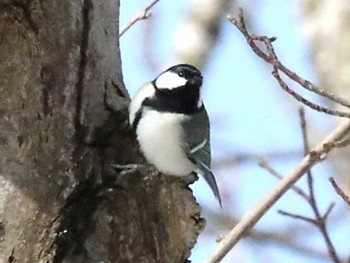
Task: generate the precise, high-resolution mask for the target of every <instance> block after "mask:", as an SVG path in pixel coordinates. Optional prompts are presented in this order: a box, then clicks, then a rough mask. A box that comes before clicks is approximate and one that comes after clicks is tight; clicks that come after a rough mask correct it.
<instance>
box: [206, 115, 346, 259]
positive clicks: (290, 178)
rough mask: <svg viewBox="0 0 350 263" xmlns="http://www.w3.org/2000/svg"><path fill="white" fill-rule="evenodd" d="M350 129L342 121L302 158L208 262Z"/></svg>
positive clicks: (223, 251) (218, 256)
mask: <svg viewBox="0 0 350 263" xmlns="http://www.w3.org/2000/svg"><path fill="white" fill-rule="evenodd" d="M349 131H350V121H344V122H342V123H341V124H340V125H339V126H338V127H337V128H336V129H334V130H333V131H332V132H331V133H330V134H329V135H328V136H327V137H326V138H325V139H324V140H323V141H322V142H321V143H320V144H319V145H317V146H316V147H315V148H314V150H312V151H311V152H310V153H309V154H308V155H307V156H305V157H304V158H303V160H301V162H300V163H299V164H298V165H297V166H296V167H295V168H294V170H292V171H291V172H290V173H289V174H288V175H287V176H285V177H284V178H283V179H282V180H281V181H280V182H279V183H278V184H277V185H276V187H275V188H274V189H273V190H272V191H270V192H269V193H268V194H267V195H266V196H265V197H264V198H263V199H262V200H261V201H260V202H259V203H258V204H256V206H255V207H253V208H252V209H251V210H249V211H248V212H247V213H246V214H245V215H244V217H243V218H242V220H241V221H240V222H239V223H238V224H237V225H236V226H235V227H234V228H233V229H232V230H231V231H230V232H229V233H228V234H227V236H226V237H225V238H224V239H223V240H222V241H221V242H220V243H219V244H218V247H217V249H216V250H215V251H214V253H213V254H212V255H211V256H210V257H209V259H208V260H207V261H206V262H207V263H213V262H219V261H220V260H221V259H223V258H224V256H225V255H226V254H227V253H228V252H229V251H230V250H231V249H232V248H233V247H234V246H235V245H236V244H237V242H238V241H239V240H240V239H241V238H242V237H244V236H245V235H246V233H248V232H249V231H250V230H251V229H252V228H253V226H254V225H255V224H256V223H257V222H258V221H259V220H260V219H261V218H262V216H263V215H264V214H265V213H266V212H267V211H268V210H269V209H270V208H271V206H272V205H274V204H275V203H276V202H277V200H278V199H279V198H280V197H281V196H282V195H283V194H284V193H285V192H286V191H287V190H288V189H290V188H291V187H292V185H293V184H294V183H295V182H296V181H297V180H298V179H299V178H301V177H302V176H303V175H304V174H305V173H306V172H307V171H309V170H310V169H311V167H313V166H314V165H316V164H317V163H318V162H320V161H322V160H324V158H323V156H324V155H325V154H327V153H328V152H329V151H331V150H332V149H334V147H333V148H329V147H324V145H325V144H326V145H327V144H329V143H330V142H337V141H339V140H341V139H342V138H343V137H344V136H345V135H346V134H347V133H349Z"/></svg>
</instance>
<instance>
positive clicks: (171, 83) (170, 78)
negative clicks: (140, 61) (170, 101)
mask: <svg viewBox="0 0 350 263" xmlns="http://www.w3.org/2000/svg"><path fill="white" fill-rule="evenodd" d="M186 82H187V80H186V79H185V78H183V77H180V76H179V75H178V74H176V73H173V72H164V73H163V74H161V75H160V76H159V77H158V78H157V80H156V86H157V88H158V89H175V88H177V87H181V86H184V85H185V84H186Z"/></svg>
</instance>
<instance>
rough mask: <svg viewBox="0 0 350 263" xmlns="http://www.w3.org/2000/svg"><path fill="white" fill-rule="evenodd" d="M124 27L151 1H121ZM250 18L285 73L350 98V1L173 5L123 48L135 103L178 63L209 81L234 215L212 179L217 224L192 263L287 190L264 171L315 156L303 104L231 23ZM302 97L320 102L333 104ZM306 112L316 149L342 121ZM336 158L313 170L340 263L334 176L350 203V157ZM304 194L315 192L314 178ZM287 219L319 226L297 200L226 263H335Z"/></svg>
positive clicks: (203, 188)
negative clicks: (307, 148)
mask: <svg viewBox="0 0 350 263" xmlns="http://www.w3.org/2000/svg"><path fill="white" fill-rule="evenodd" d="M121 2H122V3H121V14H120V25H121V27H123V26H124V25H125V24H127V22H128V21H129V20H130V19H131V18H132V17H134V16H135V14H137V13H138V12H139V11H140V10H141V9H143V8H144V7H145V6H146V5H147V4H148V3H149V0H137V1H136V0H128V1H121ZM238 7H242V8H243V10H244V13H245V17H246V21H247V25H248V26H249V30H250V31H251V32H252V33H255V34H257V35H267V36H276V37H277V41H276V42H274V47H275V50H276V52H277V55H278V56H279V58H280V60H281V61H282V63H284V64H285V65H286V66H287V67H288V68H289V69H291V70H292V71H294V72H297V73H298V74H299V75H300V76H302V77H304V78H306V79H308V80H310V81H312V82H313V83H314V84H317V85H319V86H321V87H322V88H324V89H329V90H330V91H332V92H334V93H335V94H338V95H339V96H341V97H343V98H347V99H350V88H349V84H350V5H349V3H348V0H336V1H328V0H303V1H302V0H299V1H298V0H295V1H289V0H260V1H256V0H240V1H237V0H230V1H229V0H183V1H166V0H161V1H160V2H159V3H157V4H156V5H155V6H154V7H153V8H152V10H151V12H152V13H153V15H152V17H151V18H149V19H147V20H145V21H140V22H138V23H137V24H135V25H134V26H133V27H132V28H130V29H129V30H128V31H127V32H126V33H125V34H124V35H123V36H122V37H121V40H120V44H121V55H122V62H123V72H124V81H125V83H126V86H127V89H128V91H129V93H130V95H131V96H132V95H134V94H135V92H136V90H137V89H138V88H139V87H140V86H141V85H142V84H143V83H144V82H146V81H149V80H152V79H154V78H155V77H156V76H157V75H158V73H159V72H161V71H162V70H164V69H166V68H167V67H168V66H171V65H173V64H175V63H183V62H185V63H190V64H194V65H196V66H197V67H199V68H200V69H201V70H202V72H203V75H204V88H203V99H204V102H205V104H206V107H207V110H208V112H209V115H210V119H211V126H212V129H211V141H212V155H213V171H214V173H215V175H216V178H217V181H218V185H219V188H220V190H221V194H222V196H223V208H222V209H220V207H219V205H218V203H217V201H216V200H215V198H214V197H213V195H212V193H211V191H210V189H209V187H208V186H207V185H206V183H205V182H204V181H203V180H202V179H200V180H199V181H198V182H196V183H195V184H193V185H192V189H193V192H194V195H195V196H196V198H197V201H198V202H199V203H200V205H201V206H202V215H203V217H205V218H206V219H207V225H206V227H205V230H204V232H203V233H202V234H201V235H200V237H199V239H198V242H197V244H196V245H195V247H194V249H193V251H192V256H191V258H190V259H191V260H192V262H194V263H197V262H203V261H204V260H205V259H207V258H208V256H209V255H210V254H211V253H212V252H213V250H214V249H215V248H216V246H217V241H216V240H217V238H219V237H220V236H223V235H225V234H226V233H227V232H228V231H229V230H230V229H232V227H233V226H234V225H235V224H236V222H237V221H238V220H239V219H240V218H241V217H242V216H243V215H244V213H245V212H246V211H248V210H249V209H250V208H251V207H252V206H254V205H255V204H256V203H257V202H258V201H259V200H260V199H261V198H262V197H263V196H264V195H265V194H266V193H267V192H268V191H270V190H271V189H272V187H273V186H275V185H276V183H277V180H278V179H276V178H275V177H273V176H272V175H271V174H269V173H268V172H266V171H265V170H263V169H262V168H260V167H259V165H258V160H259V159H260V158H263V159H264V160H266V161H267V162H268V163H269V164H270V165H271V166H272V167H273V168H275V169H276V170H277V171H278V172H279V173H281V174H282V175H285V174H287V173H288V172H289V171H291V170H292V169H293V167H294V166H295V165H296V164H297V163H298V162H299V161H300V160H301V158H302V157H303V141H302V136H301V128H300V124H299V123H300V120H299V115H298V108H299V107H300V104H298V103H297V102H296V101H295V100H294V99H293V98H291V97H290V96H289V95H288V94H286V93H285V92H283V91H282V89H281V88H280V87H279V86H278V84H277V83H276V81H275V80H274V78H273V77H272V75H271V70H272V69H271V67H270V66H269V65H267V64H266V63H265V62H264V61H262V60H261V59H259V58H258V57H257V56H256V55H254V54H253V52H252V51H251V49H250V48H249V46H248V45H247V43H246V41H245V39H244V38H243V36H242V35H241V33H240V32H239V31H238V30H237V29H236V28H235V27H234V26H233V25H232V24H230V23H229V22H228V21H227V20H226V16H227V15H228V14H231V15H233V16H235V17H237V14H238ZM288 83H289V84H290V86H291V87H292V88H293V89H294V90H295V91H297V92H298V93H300V94H302V95H303V96H305V97H307V98H308V99H309V100H311V101H313V102H316V103H318V104H321V105H325V106H327V107H335V106H334V105H332V104H331V103H329V102H328V101H325V100H324V99H322V98H320V97H319V96H316V95H314V94H311V93H309V92H305V91H304V90H303V89H302V88H301V87H298V86H297V85H296V84H295V83H292V82H288ZM305 110H306V119H307V125H308V131H309V134H310V136H309V140H310V144H311V146H314V145H315V144H316V143H317V142H319V141H320V140H321V139H322V138H323V137H324V136H325V135H326V134H327V133H328V132H329V131H331V130H332V129H333V128H334V127H335V126H336V125H337V123H338V122H340V118H336V117H332V116H328V115H325V114H323V113H319V112H315V111H312V110H310V109H308V108H306V109H305ZM347 148H348V149H347V150H346V149H343V150H342V149H340V150H336V151H335V153H332V154H331V155H330V156H329V157H328V160H327V161H326V162H323V163H321V164H319V165H317V166H316V167H315V168H314V169H313V178H314V183H315V194H316V201H317V204H318V207H319V209H320V211H321V212H322V213H324V212H325V211H326V209H327V208H328V206H329V204H330V203H331V202H334V203H335V207H334V209H333V211H332V213H331V215H330V217H329V219H328V225H327V226H328V232H329V234H330V238H331V241H332V242H333V244H334V246H335V249H336V252H337V254H338V256H339V257H340V258H341V259H343V260H349V255H350V223H349V221H350V218H349V215H350V214H349V206H347V205H346V204H345V203H344V202H343V201H342V200H341V199H340V197H339V196H338V195H336V194H335V191H334V189H333V188H332V186H331V184H330V183H329V181H328V178H329V177H331V176H333V177H335V179H336V181H337V182H338V183H339V185H340V186H341V187H342V188H343V189H344V190H345V191H346V192H347V193H349V188H350V187H349V186H350V183H349V179H350V174H349V173H350V153H349V147H347ZM298 186H299V187H300V188H302V189H304V190H305V191H306V192H307V184H306V178H302V179H301V180H300V181H299V182H298ZM279 209H281V210H284V211H288V212H293V213H296V214H300V215H304V216H308V217H312V218H313V213H312V210H311V209H310V206H309V205H308V203H307V202H306V201H305V200H304V199H302V198H301V197H300V196H299V195H297V194H296V193H295V192H293V191H291V190H290V191H289V192H287V194H286V195H284V196H283V197H282V198H281V200H280V201H279V202H278V203H277V204H276V205H275V206H274V207H273V208H272V209H271V210H270V211H269V212H268V213H267V214H266V215H265V216H264V218H263V219H262V220H261V221H260V222H259V223H258V224H257V226H256V227H255V228H254V229H253V231H252V233H251V235H250V236H249V237H247V238H245V239H243V240H241V242H240V243H239V244H238V245H237V246H236V247H235V248H234V249H233V250H232V251H231V252H230V253H229V254H228V255H227V256H226V257H225V259H224V260H223V261H222V262H242V263H250V262H332V261H331V260H330V258H329V256H328V253H327V249H326V244H325V241H324V239H323V237H322V235H321V234H320V232H319V230H318V229H317V228H316V227H315V226H313V225H311V224H308V223H305V222H303V221H300V220H296V219H292V218H290V217H286V216H282V215H280V214H278V213H277V210H279Z"/></svg>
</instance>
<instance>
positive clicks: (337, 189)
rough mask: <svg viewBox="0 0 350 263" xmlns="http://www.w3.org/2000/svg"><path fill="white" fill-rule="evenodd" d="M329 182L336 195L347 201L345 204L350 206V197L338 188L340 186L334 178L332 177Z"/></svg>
mask: <svg viewBox="0 0 350 263" xmlns="http://www.w3.org/2000/svg"><path fill="white" fill-rule="evenodd" d="M329 181H330V182H331V184H332V186H333V188H334V190H335V191H336V193H337V194H338V195H339V196H340V197H341V198H342V199H343V200H344V201H345V203H347V204H348V205H350V197H349V196H347V195H346V194H345V193H344V191H343V190H342V189H341V188H340V187H339V186H338V184H337V183H336V182H335V180H334V178H333V177H331V178H329Z"/></svg>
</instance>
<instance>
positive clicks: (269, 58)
mask: <svg viewBox="0 0 350 263" xmlns="http://www.w3.org/2000/svg"><path fill="white" fill-rule="evenodd" d="M227 19H228V20H229V21H230V22H231V23H232V24H234V25H235V26H236V27H237V29H238V30H239V31H240V32H241V33H242V34H243V36H244V37H245V38H246V40H247V42H248V44H249V46H250V47H251V49H252V50H253V52H254V53H255V54H257V55H258V56H259V57H260V58H262V59H263V60H265V61H266V62H267V63H269V64H271V65H272V66H273V71H272V75H273V76H274V77H275V79H276V80H277V81H278V83H279V84H280V86H281V87H282V88H283V89H284V90H285V91H286V92H288V93H289V94H290V95H292V96H293V97H294V98H295V99H296V100H298V101H299V102H301V103H303V104H304V105H306V106H308V107H310V108H312V109H314V110H317V111H320V112H324V113H326V114H330V115H335V116H339V117H346V118H350V113H349V112H343V111H337V110H331V109H328V108H325V107H322V106H319V105H317V104H315V103H312V102H311V101H309V100H307V99H305V98H304V97H302V96H300V95H299V94H297V93H296V92H294V91H293V90H292V89H290V88H289V87H288V85H287V84H286V83H285V82H284V81H283V79H282V77H281V76H280V74H279V72H280V71H281V72H283V73H284V74H285V75H286V76H288V77H289V78H290V79H291V80H293V81H295V82H297V83H298V84H299V85H300V86H302V87H304V88H305V89H307V90H309V91H311V92H314V93H316V94H318V95H320V96H322V97H325V98H327V99H329V100H331V101H334V102H335V103H338V104H340V105H343V106H345V107H347V108H350V102H349V101H347V100H345V99H343V98H341V97H338V96H336V95H334V94H332V93H330V92H328V91H327V90H323V89H320V88H319V87H317V86H315V85H313V84H312V83H311V82H310V81H308V80H305V79H303V78H301V77H300V76H299V75H297V74H296V73H295V72H292V71H291V70H289V69H288V68H286V67H285V66H284V65H283V64H282V63H281V62H280V61H279V59H278V57H277V55H276V53H275V51H274V48H273V45H272V42H273V41H275V40H276V37H267V36H255V35H252V34H250V33H249V32H248V30H247V27H246V25H245V21H244V17H243V11H242V10H241V9H240V13H239V18H238V19H235V18H233V17H231V16H228V17H227ZM256 41H259V42H262V43H264V45H265V49H266V51H265V50H263V49H262V48H260V47H258V46H257V45H256V43H255V42H256Z"/></svg>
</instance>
